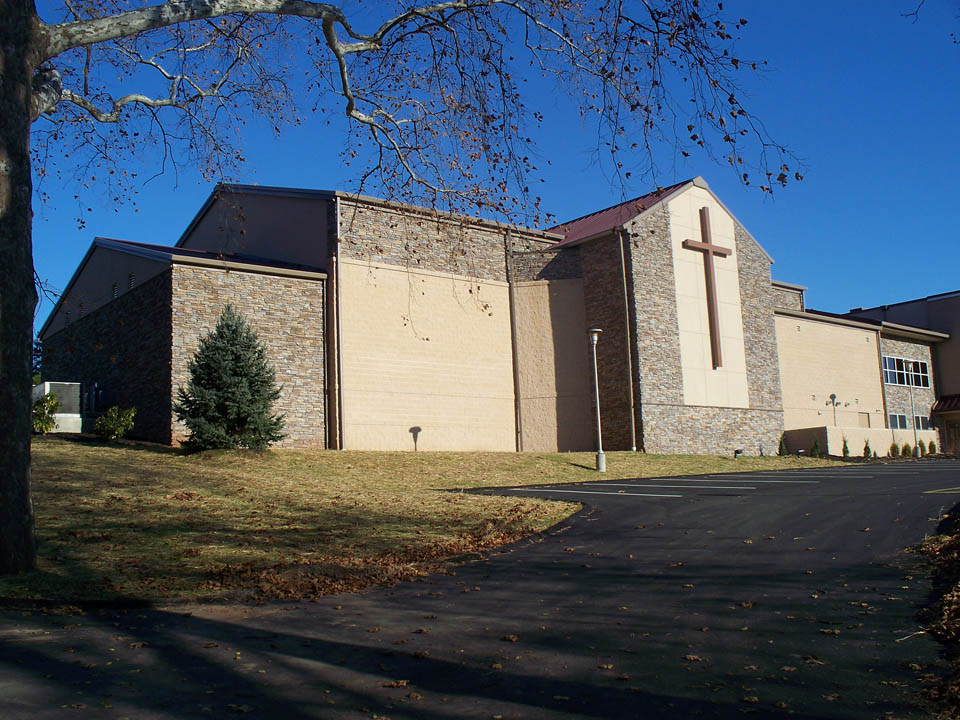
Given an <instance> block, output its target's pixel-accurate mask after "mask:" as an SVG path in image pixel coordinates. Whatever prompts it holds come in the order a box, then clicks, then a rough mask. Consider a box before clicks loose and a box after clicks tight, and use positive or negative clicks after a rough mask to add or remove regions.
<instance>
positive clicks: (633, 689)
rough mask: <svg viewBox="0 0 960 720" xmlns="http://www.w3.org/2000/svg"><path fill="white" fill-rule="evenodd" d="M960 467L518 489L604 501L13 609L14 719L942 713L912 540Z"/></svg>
mask: <svg viewBox="0 0 960 720" xmlns="http://www.w3.org/2000/svg"><path fill="white" fill-rule="evenodd" d="M651 486H656V487H651ZM661 486H665V487H661ZM958 487H960V463H958V462H952V461H939V462H937V461H930V462H920V463H912V462H909V463H902V464H890V465H869V466H851V467H845V468H839V469H829V470H803V471H790V472H785V473H751V474H744V475H737V474H728V475H713V476H703V477H687V478H655V479H642V480H636V481H615V482H608V481H603V480H601V481H599V482H595V483H580V484H576V485H569V486H562V487H558V486H551V487H544V488H539V489H531V488H523V489H519V488H514V489H506V490H502V491H501V492H505V493H507V494H520V493H523V494H529V493H530V492H534V493H542V494H543V496H544V497H563V498H564V499H570V500H581V501H583V502H584V503H586V504H587V507H586V508H585V510H584V511H583V512H582V513H580V514H578V515H577V516H575V517H573V518H572V519H571V520H570V521H568V522H567V523H564V524H563V525H561V526H559V527H557V528H555V529H554V531H553V532H551V533H549V534H547V535H545V536H542V537H539V538H534V539H532V540H529V541H524V542H522V543H519V544H517V545H515V546H513V547H510V548H505V549H502V550H501V551H498V552H495V553H492V554H490V556H488V557H485V558H482V559H479V560H476V561H474V562H470V563H468V564H465V565H462V566H460V567H458V568H457V569H456V570H455V574H451V575H447V576H433V577H428V578H424V579H423V581H422V582H416V583H405V584H402V585H399V586H397V587H394V588H389V589H380V590H376V591H373V592H369V593H364V594H360V595H346V596H332V597H328V598H322V599H320V600H319V601H318V602H316V603H304V604H281V603H278V604H270V605H265V606H262V607H254V606H242V607H204V606H191V607H171V608H161V609H155V610H143V611H136V610H132V611H126V612H124V611H103V612H88V613H86V614H85V615H82V616H49V615H42V614H33V615H25V614H22V613H14V612H6V613H0V716H2V717H4V718H16V719H20V718H24V719H25V718H31V719H34V718H63V717H78V718H82V717H97V718H100V717H103V718H120V717H130V718H134V717H136V718H141V719H143V718H164V719H167V718H171V719H172V718H185V717H217V718H219V717H223V718H232V717H237V716H238V715H246V716H247V717H256V718H261V717H264V718H266V717H273V716H281V715H282V716H283V717H284V718H285V720H298V719H299V718H351V719H352V718H393V719H394V720H396V719H397V718H410V719H413V718H429V719H435V720H439V719H440V718H485V719H489V718H504V719H506V718H518V719H519V718H670V720H675V719H676V718H693V717H696V718H699V717H705V718H742V717H744V715H745V714H746V715H747V716H749V715H750V714H754V715H755V716H756V717H783V718H837V719H840V718H843V719H848V718H863V719H864V720H866V719H868V718H869V719H871V720H872V719H875V718H889V717H897V718H907V717H911V718H926V717H929V715H928V713H927V712H926V711H924V710H923V709H922V708H919V707H917V706H916V704H915V698H916V693H917V691H918V690H919V689H920V688H921V687H922V686H923V676H924V675H925V674H927V673H929V672H935V671H937V669H938V662H939V655H938V647H937V645H936V644H935V643H933V642H932V641H931V640H930V639H929V638H927V637H926V636H925V635H924V634H922V633H920V630H921V627H920V625H919V622H918V620H917V618H916V611H917V608H918V607H919V605H920V604H921V603H922V602H923V601H924V600H925V598H926V596H927V593H928V591H929V583H928V580H927V577H926V574H925V572H924V570H923V569H922V568H921V567H919V566H918V564H917V562H916V558H915V556H912V555H909V554H904V553H903V552H902V549H903V548H905V547H907V546H908V545H911V544H913V543H915V542H917V541H919V540H921V539H922V538H923V537H924V535H925V534H926V533H930V532H933V531H934V530H935V528H936V525H937V520H938V518H939V517H940V515H941V514H942V513H943V512H944V511H946V510H948V509H949V508H950V507H951V506H952V505H953V504H954V502H956V501H957V500H958V499H960V490H958V489H957V488H958Z"/></svg>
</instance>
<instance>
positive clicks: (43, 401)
mask: <svg viewBox="0 0 960 720" xmlns="http://www.w3.org/2000/svg"><path fill="white" fill-rule="evenodd" d="M59 409H60V400H58V399H57V396H56V395H54V394H53V393H47V394H46V395H43V396H42V397H39V398H37V401H36V402H35V403H34V404H33V431H34V432H35V433H37V434H38V435H46V434H47V433H48V432H51V431H53V430H56V429H57V419H56V418H55V417H54V415H55V414H56V412H57V410H59Z"/></svg>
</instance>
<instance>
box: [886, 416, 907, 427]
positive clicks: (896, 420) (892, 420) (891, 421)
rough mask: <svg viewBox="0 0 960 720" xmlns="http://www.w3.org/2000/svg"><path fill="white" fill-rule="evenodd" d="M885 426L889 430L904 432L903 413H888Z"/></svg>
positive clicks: (905, 422)
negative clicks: (886, 425)
mask: <svg viewBox="0 0 960 720" xmlns="http://www.w3.org/2000/svg"><path fill="white" fill-rule="evenodd" d="M887 424H888V425H889V426H890V429H891V430H906V429H907V416H906V415H904V414H903V413H890V414H888V415H887Z"/></svg>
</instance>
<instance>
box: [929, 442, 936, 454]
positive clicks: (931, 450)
mask: <svg viewBox="0 0 960 720" xmlns="http://www.w3.org/2000/svg"><path fill="white" fill-rule="evenodd" d="M927 454H928V455H936V454H937V444H936V443H935V442H934V441H933V440H931V441H930V444H929V445H927Z"/></svg>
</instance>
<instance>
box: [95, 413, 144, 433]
mask: <svg viewBox="0 0 960 720" xmlns="http://www.w3.org/2000/svg"><path fill="white" fill-rule="evenodd" d="M136 414H137V409H136V408H135V407H132V408H127V409H126V410H121V409H120V408H119V407H117V406H116V405H114V406H113V407H112V408H110V409H109V410H107V411H106V412H105V413H104V414H103V415H101V416H100V417H98V418H97V422H95V423H94V424H93V431H94V432H95V433H96V434H97V435H99V436H100V437H102V438H103V439H104V440H117V439H118V438H122V437H123V436H124V435H126V434H127V433H128V432H129V431H130V429H131V428H132V427H133V416H134V415H136Z"/></svg>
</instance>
